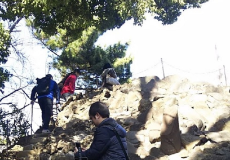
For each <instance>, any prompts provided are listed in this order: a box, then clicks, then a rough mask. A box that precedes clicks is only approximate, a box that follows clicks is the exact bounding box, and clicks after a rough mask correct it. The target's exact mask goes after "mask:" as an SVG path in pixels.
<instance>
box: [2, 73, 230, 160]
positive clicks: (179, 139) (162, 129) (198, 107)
mask: <svg viewBox="0 0 230 160" xmlns="http://www.w3.org/2000/svg"><path fill="white" fill-rule="evenodd" d="M99 100H100V101H102V102H105V103H107V104H108V105H109V108H110V112H111V117H112V118H115V119H116V120H117V121H118V122H119V123H120V124H121V125H122V126H123V127H124V128H125V129H126V131H127V141H128V153H129V157H130V159H131V160H140V159H145V160H157V159H159V160H173V159H175V160H180V159H183V160H212V159H215V160H229V159H230V121H229V119H230V94H229V87H216V86H213V85H211V84H208V83H205V82H191V81H190V80H188V79H186V78H181V77H179V76H168V77H166V78H164V79H162V80H160V79H159V78H158V77H156V76H154V77H141V78H138V79H134V80H133V82H132V84H124V85H121V86H115V87H114V90H113V91H112V92H110V93H109V94H107V93H106V90H103V91H100V90H98V91H92V92H90V93H87V95H86V96H85V97H79V96H77V97H71V98H70V99H69V100H68V102H67V103H65V104H63V106H62V108H61V111H60V113H59V114H58V117H57V121H56V123H55V125H53V126H51V128H53V131H52V133H51V134H41V133H39V132H40V131H39V130H38V131H37V132H36V134H34V135H32V136H28V137H24V138H22V139H20V141H19V142H18V144H17V145H15V146H13V147H12V148H11V149H9V150H8V151H6V150H5V151H3V153H2V154H1V159H2V160H6V159H17V160H71V159H74V158H73V151H74V142H76V141H78V142H81V144H82V147H84V148H87V147H88V146H89V145H90V143H91V141H92V138H93V137H92V135H93V128H94V126H93V125H92V124H91V122H90V121H89V120H88V109H89V106H90V104H91V103H93V102H96V101H99Z"/></svg>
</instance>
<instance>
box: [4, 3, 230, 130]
mask: <svg viewBox="0 0 230 160" xmlns="http://www.w3.org/2000/svg"><path fill="white" fill-rule="evenodd" d="M229 6H230V0H209V2H207V3H205V4H203V5H202V6H201V8H199V9H189V10H185V11H184V12H182V14H181V16H180V17H178V21H177V22H175V23H174V24H172V25H165V26H164V25H162V24H161V22H159V21H157V20H155V19H153V17H151V16H150V15H147V18H146V20H145V21H144V23H143V25H142V26H141V27H140V26H134V25H133V21H132V20H130V21H128V22H126V23H125V24H124V25H123V26H122V27H121V28H119V29H114V30H110V31H107V32H106V33H104V34H103V35H102V36H101V37H100V38H99V39H98V41H97V43H96V45H100V46H102V47H105V46H109V45H112V44H114V43H117V42H119V41H120V42H121V43H125V42H130V46H129V48H128V50H127V55H132V56H133V57H134V60H133V64H132V66H131V71H132V73H133V78H136V77H141V76H153V75H154V76H158V77H159V78H164V76H169V75H174V74H178V75H181V76H184V77H186V78H189V79H193V80H198V81H206V82H210V83H213V84H216V85H219V84H221V85H226V83H227V85H229V84H230V63H229V61H230V59H229V53H230V45H229V42H230V10H229ZM19 29H20V30H21V31H22V32H21V33H20V35H18V36H20V37H22V41H23V46H22V49H23V48H24V49H23V50H24V52H25V54H26V55H27V57H28V60H29V63H28V64H26V65H27V67H26V69H24V70H17V72H16V74H18V75H21V76H23V75H25V74H26V73H29V72H33V76H34V78H36V77H38V78H41V77H43V76H44V75H45V74H47V73H48V65H47V63H48V62H51V61H52V58H50V57H49V55H52V54H51V53H50V52H49V51H47V50H46V49H45V48H42V47H41V46H40V45H38V44H37V41H36V40H35V39H33V37H32V36H31V35H30V33H29V30H28V28H26V27H25V24H24V23H23V22H22V23H20V28H19ZM217 57H219V58H218V60H217ZM161 60H162V62H163V65H162V63H161ZM6 65H8V66H12V67H15V65H17V59H14V57H11V58H10V59H9V62H8V63H7V64H6ZM162 66H163V67H162ZM223 66H225V72H226V79H227V82H226V81H225V76H224V70H223ZM162 68H164V75H163V69H162ZM219 69H221V73H222V79H221V80H219V79H218V75H219ZM51 73H52V74H53V73H55V71H53V70H51ZM54 79H55V80H56V81H58V80H59V79H58V77H54ZM29 92H30V91H28V93H29ZM29 94H30V93H29ZM15 98H18V99H19V100H18V102H19V103H25V102H24V101H20V98H19V97H15ZM34 108H35V109H34V113H36V114H35V115H34V124H33V126H34V127H33V128H34V129H36V128H37V127H38V126H39V125H41V114H40V109H39V106H38V105H36V106H35V107H34ZM28 110H29V111H30V108H28ZM29 116H30V115H29Z"/></svg>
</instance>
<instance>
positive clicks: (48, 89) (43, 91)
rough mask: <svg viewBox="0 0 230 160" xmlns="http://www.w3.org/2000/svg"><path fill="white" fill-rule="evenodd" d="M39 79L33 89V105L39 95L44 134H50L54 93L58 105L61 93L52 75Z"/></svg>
mask: <svg viewBox="0 0 230 160" xmlns="http://www.w3.org/2000/svg"><path fill="white" fill-rule="evenodd" d="M40 80H41V79H37V81H38V84H37V86H35V87H34V88H33V89H32V93H31V98H30V99H31V104H32V105H33V104H34V101H35V100H36V97H35V96H36V93H37V94H38V97H37V98H38V104H39V106H40V109H41V111H42V129H43V130H42V133H50V131H49V122H50V119H51V116H52V115H53V112H52V110H53V98H54V93H55V95H56V105H57V107H58V104H59V103H60V91H59V88H58V85H57V83H56V82H55V81H54V80H53V76H52V75H51V74H47V75H46V77H44V78H42V80H41V81H40Z"/></svg>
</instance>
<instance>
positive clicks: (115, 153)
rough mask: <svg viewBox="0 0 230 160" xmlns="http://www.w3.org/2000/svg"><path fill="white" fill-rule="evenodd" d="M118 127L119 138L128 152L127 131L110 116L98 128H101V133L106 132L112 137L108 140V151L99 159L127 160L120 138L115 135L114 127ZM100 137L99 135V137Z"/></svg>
mask: <svg viewBox="0 0 230 160" xmlns="http://www.w3.org/2000/svg"><path fill="white" fill-rule="evenodd" d="M114 128H115V129H116V131H117V133H118V135H119V138H120V140H121V142H122V145H123V146H124V148H125V151H126V152H127V142H126V138H125V137H126V131H125V129H124V128H122V127H121V126H120V125H119V124H118V123H117V122H116V121H115V120H114V119H112V118H108V119H106V120H104V121H103V122H102V123H101V124H100V126H98V128H97V129H98V130H101V131H100V132H101V133H103V132H104V133H105V134H106V135H108V136H109V137H110V139H109V141H108V145H107V146H106V147H107V149H106V152H105V153H104V154H103V155H102V157H101V158H100V159H99V160H108V159H113V160H126V158H125V155H124V151H123V149H122V147H121V145H120V143H119V140H118V138H117V137H116V135H115V132H114V131H113V129H114ZM97 138H98V137H97Z"/></svg>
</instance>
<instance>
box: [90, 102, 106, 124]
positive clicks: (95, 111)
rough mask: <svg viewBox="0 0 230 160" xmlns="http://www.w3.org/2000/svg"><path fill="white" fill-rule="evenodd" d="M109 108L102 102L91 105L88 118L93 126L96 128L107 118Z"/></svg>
mask: <svg viewBox="0 0 230 160" xmlns="http://www.w3.org/2000/svg"><path fill="white" fill-rule="evenodd" d="M109 116H110V113H109V108H108V106H107V105H106V104H105V103H103V102H95V103H93V104H91V106H90V109H89V117H90V119H91V120H92V121H93V124H94V125H95V126H98V125H99V124H100V123H101V122H102V121H103V120H104V119H106V118H109Z"/></svg>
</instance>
